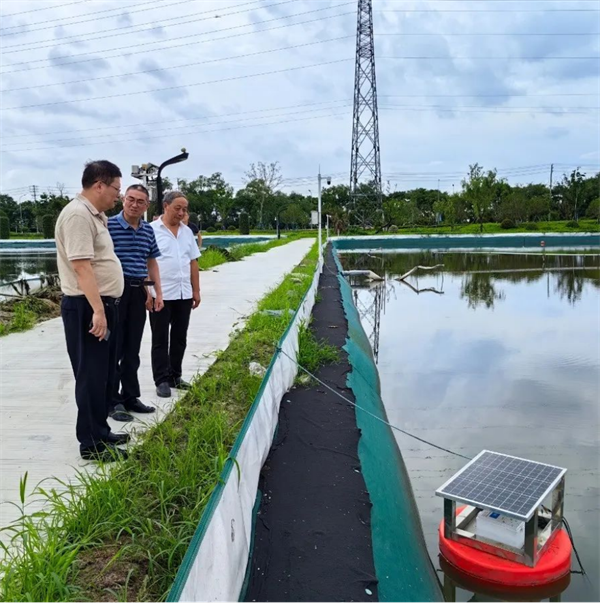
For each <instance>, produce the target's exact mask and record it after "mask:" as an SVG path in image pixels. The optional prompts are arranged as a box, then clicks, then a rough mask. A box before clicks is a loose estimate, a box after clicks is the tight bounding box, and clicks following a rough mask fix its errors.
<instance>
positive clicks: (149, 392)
mask: <svg viewBox="0 0 600 603" xmlns="http://www.w3.org/2000/svg"><path fill="white" fill-rule="evenodd" d="M313 243H314V241H313V240H312V239H302V240H299V241H295V242H293V243H289V244H287V245H283V246H281V247H276V248H274V249H271V250H270V251H267V252H265V253H259V254H256V255H253V256H249V257H247V258H246V259H244V260H243V261H241V262H234V263H228V264H223V265H221V266H217V267H216V268H215V269H214V270H213V271H208V272H202V273H201V276H200V278H201V293H202V303H201V305H200V307H199V308H198V309H197V310H195V311H193V312H192V319H191V323H190V329H189V333H188V347H187V351H186V356H185V359H184V365H183V369H184V373H183V377H184V379H191V378H192V377H193V375H194V374H196V373H198V374H203V373H204V372H205V371H206V370H207V369H208V367H209V366H210V365H211V364H212V362H213V361H214V358H215V353H216V352H218V351H220V350H223V349H225V348H226V347H227V345H228V343H229V337H230V334H231V332H232V330H233V329H234V328H235V327H236V326H238V327H239V326H241V325H242V324H243V317H245V316H248V315H249V314H250V313H251V312H252V311H253V309H254V308H255V305H256V303H257V302H258V301H259V300H260V299H261V298H262V297H264V296H265V294H266V293H267V292H268V291H269V290H271V289H273V288H274V287H275V286H277V285H278V284H279V283H280V282H281V280H282V279H283V277H284V276H285V274H287V273H288V272H290V271H291V270H292V269H293V268H294V267H295V266H296V265H297V264H298V263H299V262H300V261H301V260H302V258H303V257H304V256H305V255H306V253H308V251H309V250H310V248H311V246H312V245H313ZM141 358H142V366H141V368H140V373H139V375H140V383H141V387H142V400H143V401H144V402H145V403H147V404H151V405H153V406H157V407H158V408H159V412H157V413H155V414H154V415H137V416H136V420H135V421H133V422H131V423H127V424H125V423H117V422H115V421H113V420H112V419H109V423H110V424H111V427H112V429H113V431H119V430H123V429H126V430H131V429H140V428H142V429H143V428H144V426H145V423H144V422H143V421H142V420H140V419H144V420H147V418H148V416H150V417H152V418H151V419H150V421H148V422H149V423H150V422H155V421H157V420H160V418H161V417H164V415H165V413H166V412H168V410H169V408H170V405H171V404H173V402H174V400H175V398H173V399H171V400H164V399H160V398H158V397H157V396H156V393H155V390H154V384H153V382H152V372H151V367H150V326H149V324H148V323H147V324H146V331H145V332H144V339H143V342H142V352H141ZM75 417H76V406H75V395H74V381H73V373H72V371H71V366H70V364H69V359H68V356H67V351H66V347H65V341H64V333H63V326H62V320H61V319H60V318H58V319H54V320H50V321H47V322H44V323H41V324H39V325H38V326H36V327H35V328H34V329H32V330H31V331H27V332H26V333H15V334H12V335H8V336H6V337H2V338H0V503H1V504H0V527H4V526H6V525H7V524H8V523H9V522H11V521H13V520H14V519H16V518H17V517H19V515H20V512H19V510H18V509H17V508H15V506H14V505H12V504H10V502H13V503H19V480H20V478H21V477H22V476H23V474H24V473H25V472H28V482H27V491H28V493H30V492H31V491H32V489H33V488H34V487H35V486H36V485H37V484H38V483H39V482H40V481H41V480H43V479H46V478H49V477H51V476H52V477H56V478H59V479H61V480H69V479H71V478H73V477H74V476H75V473H76V471H78V470H81V469H82V468H83V467H90V470H93V468H94V467H95V466H96V465H95V464H93V463H86V462H85V461H83V460H82V459H81V458H80V457H79V454H78V452H79V447H78V443H77V440H76V438H75ZM44 487H45V488H46V489H47V488H48V487H56V488H58V487H59V485H58V484H57V483H56V482H54V480H52V481H50V482H46V483H45V484H44ZM39 507H40V503H39V502H38V503H35V502H33V501H32V502H31V503H30V505H29V506H28V507H27V509H26V511H27V512H33V511H35V510H37V509H39ZM0 539H1V540H6V538H5V537H2V538H0Z"/></svg>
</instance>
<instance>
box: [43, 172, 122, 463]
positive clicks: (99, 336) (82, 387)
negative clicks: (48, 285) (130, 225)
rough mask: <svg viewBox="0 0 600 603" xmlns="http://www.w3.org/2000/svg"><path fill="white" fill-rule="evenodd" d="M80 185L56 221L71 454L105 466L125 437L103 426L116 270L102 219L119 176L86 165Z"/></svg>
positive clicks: (112, 357) (113, 368) (109, 387)
mask: <svg viewBox="0 0 600 603" xmlns="http://www.w3.org/2000/svg"><path fill="white" fill-rule="evenodd" d="M81 184H82V186H83V190H82V191H81V193H79V194H78V195H76V197H75V199H73V201H71V202H70V203H69V204H68V205H67V206H66V207H65V208H64V209H63V210H62V212H61V213H60V216H59V217H58V220H57V221H56V229H55V239H56V250H57V259H58V273H59V276H60V282H61V289H62V292H63V294H64V295H63V300H62V305H61V315H62V319H63V324H64V328H65V337H66V341H67V351H68V353H69V358H70V359H71V366H72V367H73V373H74V374H75V400H76V402H77V428H76V433H77V439H78V440H79V450H80V453H81V456H82V458H84V459H88V460H100V461H105V462H109V461H114V460H119V459H122V458H125V457H126V452H125V451H123V450H121V449H120V448H117V447H116V446H117V444H123V443H125V442H126V441H127V440H128V437H129V436H127V435H126V434H117V433H112V432H111V431H110V427H109V425H108V422H107V420H106V418H107V416H108V407H109V405H110V404H112V397H113V392H114V388H115V380H116V375H117V359H116V345H117V337H116V335H117V333H116V330H117V324H118V305H119V299H120V297H121V295H122V294H123V270H122V268H121V263H120V262H119V259H118V258H117V256H116V255H115V252H114V248H113V243H112V239H111V236H110V234H109V232H108V228H107V218H106V215H105V214H104V212H105V211H106V210H109V209H112V208H113V207H114V206H115V203H116V201H117V199H118V197H119V193H120V190H121V171H120V170H119V168H118V167H117V166H116V165H115V164H114V163H111V162H110V161H92V162H90V163H88V164H87V165H86V166H85V169H84V171H83V176H82V178H81Z"/></svg>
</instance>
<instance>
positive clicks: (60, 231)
mask: <svg viewBox="0 0 600 603" xmlns="http://www.w3.org/2000/svg"><path fill="white" fill-rule="evenodd" d="M107 222H108V220H107V218H106V215H105V214H104V212H99V211H98V210H97V209H96V208H95V207H94V206H93V205H92V203H90V201H89V200H88V199H86V198H85V197H84V196H83V195H81V194H78V195H76V197H75V198H74V199H73V201H71V202H70V203H69V204H68V205H66V207H65V208H64V209H63V210H62V211H61V212H60V215H59V216H58V220H57V221H56V227H55V229H54V237H55V240H56V252H57V264H58V275H59V277H60V283H61V289H62V292H63V293H64V294H65V295H73V296H75V295H83V291H82V290H81V289H80V288H79V283H78V281H77V275H76V274H75V270H74V269H73V266H72V265H71V261H73V260H90V262H91V265H92V269H93V271H94V276H95V277H96V282H97V284H98V291H99V293H100V295H103V296H106V297H115V298H116V297H121V295H123V269H122V268H121V262H119V258H118V257H117V256H116V254H115V250H114V246H113V242H112V239H111V237H110V234H109V232H108V227H107Z"/></svg>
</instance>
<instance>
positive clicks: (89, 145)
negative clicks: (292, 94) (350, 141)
mask: <svg viewBox="0 0 600 603" xmlns="http://www.w3.org/2000/svg"><path fill="white" fill-rule="evenodd" d="M346 115H347V113H329V114H326V115H317V116H312V117H302V118H299V119H285V120H281V121H275V122H267V123H251V124H248V125H244V126H235V127H232V128H217V129H215V130H196V132H205V133H208V134H210V133H211V132H226V131H228V130H241V129H244V128H257V127H259V128H260V127H264V126H274V125H279V124H289V123H293V122H299V121H308V120H311V119H323V118H326V117H328V118H329V117H343V116H346ZM173 136H181V134H165V135H163V136H148V137H144V138H140V136H139V135H138V136H137V138H128V139H125V140H107V141H105V142H98V143H96V142H83V143H80V144H71V145H65V146H64V147H63V148H73V147H93V146H97V145H103V144H110V145H114V144H116V143H121V142H130V141H138V142H144V143H145V142H146V141H148V140H155V139H162V138H172V137H173ZM49 150H54V151H56V150H57V148H56V146H51V147H39V148H37V147H36V148H28V149H13V148H9V149H2V150H0V153H25V152H32V151H49Z"/></svg>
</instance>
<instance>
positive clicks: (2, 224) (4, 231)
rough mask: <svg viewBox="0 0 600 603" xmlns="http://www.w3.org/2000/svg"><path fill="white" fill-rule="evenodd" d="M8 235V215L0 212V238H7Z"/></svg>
mask: <svg viewBox="0 0 600 603" xmlns="http://www.w3.org/2000/svg"><path fill="white" fill-rule="evenodd" d="M9 237H10V222H9V221H8V216H5V215H3V214H0V239H8V238H9Z"/></svg>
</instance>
